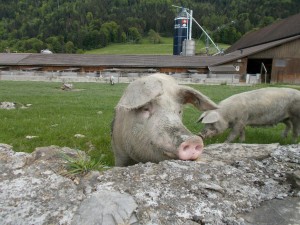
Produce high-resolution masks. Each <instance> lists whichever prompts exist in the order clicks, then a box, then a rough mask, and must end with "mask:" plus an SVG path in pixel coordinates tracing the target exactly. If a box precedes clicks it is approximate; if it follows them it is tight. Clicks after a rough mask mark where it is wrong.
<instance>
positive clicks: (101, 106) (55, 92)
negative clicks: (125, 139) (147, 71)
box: [0, 81, 291, 166]
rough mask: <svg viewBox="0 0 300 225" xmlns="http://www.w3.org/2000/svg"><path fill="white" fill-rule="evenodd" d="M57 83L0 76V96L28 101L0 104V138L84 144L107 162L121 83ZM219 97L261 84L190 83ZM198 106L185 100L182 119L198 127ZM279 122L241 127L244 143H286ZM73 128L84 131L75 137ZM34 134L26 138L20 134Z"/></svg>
mask: <svg viewBox="0 0 300 225" xmlns="http://www.w3.org/2000/svg"><path fill="white" fill-rule="evenodd" d="M60 85H61V83H54V82H53V83H51V82H30V81H28V82H19V81H0V102H4V101H9V102H16V103H19V104H20V105H21V104H23V105H25V104H32V105H31V106H30V107H29V108H27V109H21V108H18V109H14V110H4V109H0V118H1V119H0V143H6V144H10V145H12V146H13V148H14V150H16V151H24V152H32V151H33V150H34V149H35V148H36V147H42V146H50V145H57V146H61V147H64V146H66V147H70V148H73V149H79V150H84V151H85V152H87V153H88V155H89V156H91V158H92V159H93V160H96V161H99V160H101V162H103V163H105V164H106V165H107V166H111V165H113V154H112V152H111V145H110V131H111V122H112V119H113V113H114V107H115V105H116V104H117V102H118V101H119V99H120V97H121V95H122V93H123V91H124V89H125V88H126V86H127V84H115V85H114V86H111V85H109V84H105V83H74V89H75V90H73V91H62V90H61V89H60ZM191 86H192V87H194V88H195V89H198V90H200V91H201V92H202V93H204V94H206V95H207V96H209V97H210V98H211V99H212V100H214V101H216V102H219V101H221V100H222V99H224V98H226V97H228V96H230V95H232V94H236V93H239V92H243V91H249V90H252V89H254V88H259V87H262V86H252V87H249V86H229V85H218V86H204V85H191ZM200 114H201V112H199V111H197V110H196V109H195V108H193V107H192V106H190V105H188V106H186V107H185V110H184V118H183V122H184V124H185V125H186V126H187V127H188V128H189V129H190V130H191V131H192V132H193V133H198V132H199V131H200V130H201V128H202V127H203V126H202V124H198V123H196V121H197V119H198V117H199V116H200ZM282 129H283V125H278V126H275V127H272V128H247V130H246V143H261V144H264V143H274V142H279V143H281V144H290V143H291V138H290V137H289V138H288V139H286V140H284V139H282V138H281V137H280V133H281V131H282ZM75 134H82V135H84V136H85V137H83V138H76V137H75V136H74V135H75ZM27 135H30V136H37V137H36V138H33V139H26V136H27ZM225 138H226V133H225V134H222V135H219V136H217V137H215V138H212V139H209V140H205V144H211V143H219V142H223V141H224V140H225Z"/></svg>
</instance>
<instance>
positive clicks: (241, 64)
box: [217, 14, 300, 84]
mask: <svg viewBox="0 0 300 225" xmlns="http://www.w3.org/2000/svg"><path fill="white" fill-rule="evenodd" d="M225 55H226V56H227V57H229V58H230V56H232V57H233V60H231V61H230V62H226V61H225V60H224V61H222V62H220V63H217V65H220V64H223V65H224V64H231V65H234V66H236V68H238V69H239V74H240V79H241V80H245V79H246V75H248V76H249V75H250V76H256V75H259V76H261V77H260V79H261V82H263V83H290V84H300V66H299V65H300V14H296V15H294V16H291V17H289V18H286V19H283V20H279V21H277V22H275V23H273V24H271V25H269V26H266V27H264V28H262V29H260V30H257V31H253V32H250V33H248V34H246V35H244V36H243V37H242V38H241V39H240V40H238V41H237V42H236V43H234V44H233V45H232V46H231V47H230V48H228V49H227V50H226V51H225Z"/></svg>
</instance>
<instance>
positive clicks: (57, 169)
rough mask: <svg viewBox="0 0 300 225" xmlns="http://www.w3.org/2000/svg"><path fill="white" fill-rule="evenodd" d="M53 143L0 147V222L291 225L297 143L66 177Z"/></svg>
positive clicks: (227, 148)
mask: <svg viewBox="0 0 300 225" xmlns="http://www.w3.org/2000/svg"><path fill="white" fill-rule="evenodd" d="M62 153H64V154H67V155H69V156H72V157H76V155H77V151H76V150H72V149H69V148H60V147H56V146H50V147H43V148H37V149H36V150H35V151H34V152H33V153H31V154H29V153H20V152H14V151H13V149H12V147H11V146H9V145H5V144H0V172H1V173H0V202H1V204H0V224H14V225H15V224H35V225H36V224H73V225H74V224H89V225H93V224H105V225H110V224H112V225H115V224H136V225H137V224H147V225H152V224H185V225H192V224H194V225H195V224H205V225H208V224H212V225H213V224H214V225H215V224H218V225H222V224H235V225H249V224H257V225H263V224H272V225H276V224H278V225H279V224H293V225H295V224H299V222H298V221H300V213H299V205H300V187H299V183H300V182H299V178H300V177H299V173H300V145H299V144H298V145H288V146H280V145H278V144H269V145H251V144H215V145H210V146H207V147H206V149H205V151H204V153H203V157H202V158H201V159H200V160H199V161H180V160H178V161H177V160H167V161H162V162H160V163H158V164H155V163H145V164H141V163H140V164H136V165H134V166H130V167H114V168H111V169H109V170H106V171H104V172H97V171H92V172H90V173H88V174H85V175H81V176H70V175H68V174H67V173H66V171H65V166H66V161H65V159H64V158H63V157H62Z"/></svg>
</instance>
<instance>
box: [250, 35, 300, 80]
mask: <svg viewBox="0 0 300 225" xmlns="http://www.w3.org/2000/svg"><path fill="white" fill-rule="evenodd" d="M249 58H253V59H273V62H272V74H271V82H272V83H290V84H300V66H299V65H300V39H297V40H294V41H292V42H289V43H285V44H282V45H280V46H277V47H274V48H271V49H268V50H266V51H263V52H260V53H257V54H253V55H251V56H250V57H249Z"/></svg>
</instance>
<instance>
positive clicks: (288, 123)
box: [281, 119, 293, 138]
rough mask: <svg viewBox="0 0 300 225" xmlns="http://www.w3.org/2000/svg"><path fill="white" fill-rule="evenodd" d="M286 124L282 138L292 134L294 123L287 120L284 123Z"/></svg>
mask: <svg viewBox="0 0 300 225" xmlns="http://www.w3.org/2000/svg"><path fill="white" fill-rule="evenodd" d="M282 122H283V123H284V124H285V126H286V127H285V129H284V131H283V132H282V133H281V137H283V138H286V137H287V136H288V134H289V132H290V130H291V129H292V127H293V124H292V121H291V120H290V119H286V120H284V121H282Z"/></svg>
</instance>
